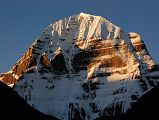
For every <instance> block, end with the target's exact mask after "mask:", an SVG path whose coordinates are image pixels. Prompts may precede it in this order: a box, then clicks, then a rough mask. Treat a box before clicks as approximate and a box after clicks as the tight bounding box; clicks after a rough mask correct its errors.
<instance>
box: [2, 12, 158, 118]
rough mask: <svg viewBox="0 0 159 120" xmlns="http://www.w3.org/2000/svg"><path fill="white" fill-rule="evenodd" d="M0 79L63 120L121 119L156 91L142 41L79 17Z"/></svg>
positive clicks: (60, 25) (154, 71)
mask: <svg viewBox="0 0 159 120" xmlns="http://www.w3.org/2000/svg"><path fill="white" fill-rule="evenodd" d="M0 80H1V81H3V82H4V83H6V84H7V85H9V86H11V87H12V89H14V90H15V91H16V92H17V93H18V94H19V95H20V96H21V97H22V98H23V99H24V100H25V101H26V102H27V103H28V104H29V105H31V106H32V107H34V108H36V109H37V110H39V111H40V112H42V113H45V114H49V115H52V116H55V117H56V118H58V119H60V120H67V119H68V120H78V119H79V120H80V119H82V120H93V119H97V118H100V117H103V116H105V117H115V116H121V115H123V114H124V113H126V112H127V111H128V110H130V109H131V108H132V106H133V104H135V103H136V102H137V100H139V99H140V98H141V97H142V96H143V95H145V94H146V93H147V92H148V91H150V90H151V89H153V88H154V87H155V86H157V84H158V82H159V66H158V65H157V64H156V63H155V62H154V61H153V59H152V58H151V56H150V55H149V53H148V51H147V49H146V46H145V44H144V41H143V40H142V38H141V36H140V35H139V34H137V33H134V32H130V33H127V32H124V31H123V30H122V29H121V28H120V27H118V26H116V25H114V24H112V23H111V22H110V21H108V20H106V19H105V18H103V17H101V16H94V15H90V14H85V13H80V14H77V15H73V16H70V17H67V18H64V19H62V20H59V21H57V22H55V23H52V24H50V25H49V26H48V27H47V28H46V29H45V30H44V31H43V32H42V33H41V34H40V35H39V37H38V38H37V39H36V40H35V42H34V43H33V44H32V45H31V47H30V48H29V49H28V50H27V51H26V52H25V54H24V55H23V56H22V58H21V59H20V60H19V61H18V62H17V63H16V64H15V65H14V67H13V68H12V69H11V70H10V71H9V72H7V73H3V74H1V76H0Z"/></svg>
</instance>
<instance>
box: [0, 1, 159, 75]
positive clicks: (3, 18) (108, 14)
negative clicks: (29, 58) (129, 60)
mask: <svg viewBox="0 0 159 120" xmlns="http://www.w3.org/2000/svg"><path fill="white" fill-rule="evenodd" d="M81 12H84V13H89V14H92V15H98V16H102V17H104V18H106V19H107V20H109V21H111V22H112V23H113V24H114V25H117V26H119V27H121V28H122V29H123V30H124V31H126V32H137V33H139V34H140V35H141V36H142V38H143V40H144V42H145V44H146V46H147V49H148V51H149V53H150V55H151V56H152V58H153V59H154V60H155V61H156V62H157V63H159V55H158V54H159V53H158V51H159V44H158V43H159V42H158V40H159V13H158V12H159V0H0V73H2V72H7V71H9V70H10V69H11V68H12V67H13V66H14V64H15V63H16V62H17V61H18V60H19V59H20V58H21V56H22V55H23V54H24V53H25V51H26V50H27V49H28V48H29V47H30V46H31V44H32V43H33V42H34V40H35V39H36V37H38V36H39V35H40V33H41V32H42V31H43V30H44V29H45V28H46V27H47V26H48V25H49V24H51V23H53V22H55V21H57V20H60V19H63V18H65V17H68V16H71V15H74V14H78V13H81Z"/></svg>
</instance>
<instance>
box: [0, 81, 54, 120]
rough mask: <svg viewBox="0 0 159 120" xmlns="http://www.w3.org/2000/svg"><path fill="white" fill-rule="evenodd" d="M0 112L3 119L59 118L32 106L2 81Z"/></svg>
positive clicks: (52, 119) (0, 86) (50, 119)
mask: <svg viewBox="0 0 159 120" xmlns="http://www.w3.org/2000/svg"><path fill="white" fill-rule="evenodd" d="M0 113H1V116H0V118H1V119H5V120H10V119H16V120H20V119H25V120H26V119H27V120H29V119H38V120H57V119H56V118H54V117H52V116H47V115H45V114H43V113H41V112H39V111H37V110H35V109H34V108H32V107H30V106H29V105H28V104H27V103H26V102H25V101H24V100H23V99H22V98H20V96H19V95H18V94H17V93H16V92H15V91H13V90H12V89H11V88H10V87H8V86H7V85H5V84H4V83H2V82H1V81H0Z"/></svg>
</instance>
